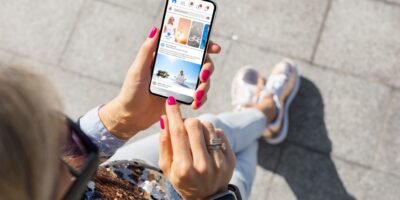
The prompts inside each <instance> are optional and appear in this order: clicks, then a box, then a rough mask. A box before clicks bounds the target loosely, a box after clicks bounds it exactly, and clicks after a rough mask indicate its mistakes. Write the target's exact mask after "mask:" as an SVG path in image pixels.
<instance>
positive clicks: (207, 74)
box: [201, 70, 211, 82]
mask: <svg viewBox="0 0 400 200" xmlns="http://www.w3.org/2000/svg"><path fill="white" fill-rule="evenodd" d="M210 75H211V72H210V70H204V71H203V73H202V74H201V79H203V81H204V82H207V81H208V79H209V78H210Z"/></svg>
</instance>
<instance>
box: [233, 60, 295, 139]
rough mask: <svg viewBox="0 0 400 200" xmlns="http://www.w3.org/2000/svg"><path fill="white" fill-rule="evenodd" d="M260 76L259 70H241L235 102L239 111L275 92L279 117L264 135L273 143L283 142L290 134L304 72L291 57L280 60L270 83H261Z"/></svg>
mask: <svg viewBox="0 0 400 200" xmlns="http://www.w3.org/2000/svg"><path fill="white" fill-rule="evenodd" d="M259 80H261V79H260V75H259V74H258V72H257V71H256V70H255V69H252V68H250V67H244V68H242V69H240V70H239V71H238V72H237V73H236V75H235V78H234V80H233V83H232V91H231V96H232V104H233V105H234V106H235V110H241V109H244V108H248V107H253V106H254V105H255V104H257V103H259V102H261V101H263V100H264V98H265V96H266V95H268V94H270V95H272V97H273V99H274V101H275V106H276V108H277V117H276V119H274V121H273V122H272V123H271V124H269V125H268V126H267V127H266V129H265V131H264V138H265V140H266V141H267V142H268V143H270V144H279V143H281V142H283V141H284V140H285V139H286V137H287V131H288V126H289V124H288V123H289V116H288V110H289V107H290V104H291V103H292V101H293V99H294V97H295V96H296V94H297V92H298V90H299V88H300V75H299V73H298V70H297V68H296V66H295V64H294V63H293V62H292V61H290V60H285V61H282V62H280V63H278V64H277V65H276V66H275V67H274V68H273V70H272V72H271V75H270V76H269V77H268V81H267V84H266V85H265V86H263V85H262V84H260V82H259Z"/></svg>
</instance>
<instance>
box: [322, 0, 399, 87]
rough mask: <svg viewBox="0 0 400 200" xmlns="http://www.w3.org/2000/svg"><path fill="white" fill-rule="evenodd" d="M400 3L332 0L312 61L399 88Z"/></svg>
mask: <svg viewBox="0 0 400 200" xmlns="http://www.w3.org/2000/svg"><path fill="white" fill-rule="evenodd" d="M399 19H400V6H393V5H389V4H386V3H383V2H381V1H365V0H334V1H333V4H332V7H331V11H330V13H329V17H328V20H327V22H326V28H325V30H324V32H323V35H322V39H321V43H320V45H319V48H318V51H317V54H316V60H315V62H316V63H318V64H321V65H324V66H328V67H332V68H334V69H338V70H342V71H345V72H351V73H353V74H357V75H360V76H363V77H368V78H370V79H374V80H379V81H382V82H384V83H388V84H391V85H394V86H396V87H400V79H398V77H399V76H400V68H399V67H398V66H399V65H400V59H399V54H400V37H399V35H400V20H399Z"/></svg>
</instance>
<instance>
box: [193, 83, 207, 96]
mask: <svg viewBox="0 0 400 200" xmlns="http://www.w3.org/2000/svg"><path fill="white" fill-rule="evenodd" d="M210 85H211V82H206V83H200V85H199V87H197V89H196V92H195V93H194V97H193V99H194V100H195V101H202V100H203V98H204V97H205V96H206V95H207V94H208V91H209V90H210Z"/></svg>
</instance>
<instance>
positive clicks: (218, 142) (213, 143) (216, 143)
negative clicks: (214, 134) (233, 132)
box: [207, 138, 226, 150]
mask: <svg viewBox="0 0 400 200" xmlns="http://www.w3.org/2000/svg"><path fill="white" fill-rule="evenodd" d="M207 149H209V150H220V149H222V150H225V149H226V144H225V142H224V140H223V139H222V138H213V139H210V144H208V145H207Z"/></svg>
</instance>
